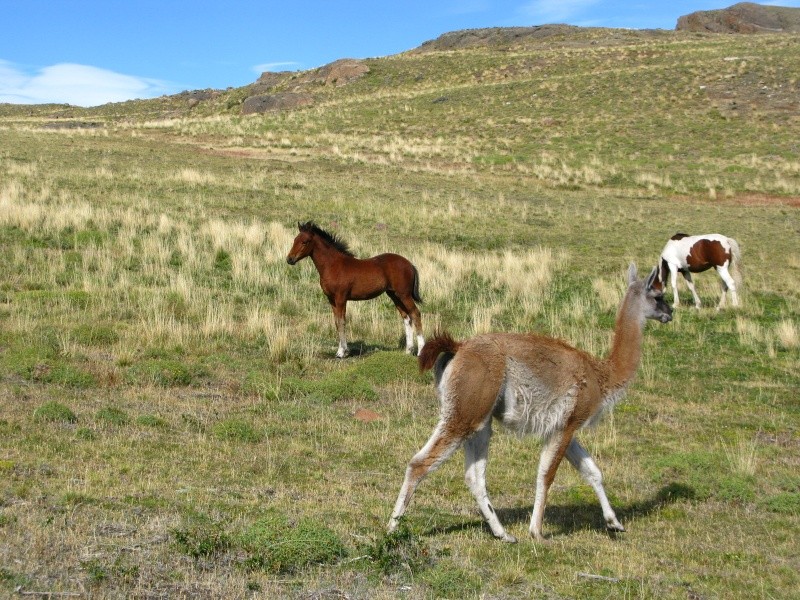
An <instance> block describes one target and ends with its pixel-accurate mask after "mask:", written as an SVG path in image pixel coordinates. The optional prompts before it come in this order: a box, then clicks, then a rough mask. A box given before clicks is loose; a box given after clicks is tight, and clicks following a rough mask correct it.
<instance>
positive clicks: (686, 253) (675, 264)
mask: <svg viewBox="0 0 800 600" xmlns="http://www.w3.org/2000/svg"><path fill="white" fill-rule="evenodd" d="M711 268H714V269H716V270H717V273H719V276H720V278H721V279H722V297H721V298H720V300H719V305H718V306H717V309H720V308H722V307H723V306H725V297H726V295H727V292H728V291H730V293H731V304H733V306H739V296H738V295H737V293H736V284H737V283H740V282H741V277H740V272H739V269H740V268H741V252H740V250H739V244H738V243H737V242H736V240H734V239H733V238H729V237H726V236H724V235H720V234H719V233H708V234H705V235H687V234H685V233H676V234H675V235H673V236H672V237H671V238H670V240H669V241H668V242H667V244H666V245H665V246H664V249H663V250H662V251H661V281H663V282H664V283H666V277H667V271H669V274H670V281H671V283H672V292H673V300H672V301H673V304H674V305H675V306H676V307H677V306H679V305H680V299H679V298H678V273H680V274H681V275H683V278H684V279H685V280H686V285H687V286H689V290H690V291H691V292H692V297H693V298H694V305H695V307H696V308H700V298H699V297H698V295H697V290H695V287H694V282H693V281H692V273H702V272H703V271H707V270H708V269H711Z"/></svg>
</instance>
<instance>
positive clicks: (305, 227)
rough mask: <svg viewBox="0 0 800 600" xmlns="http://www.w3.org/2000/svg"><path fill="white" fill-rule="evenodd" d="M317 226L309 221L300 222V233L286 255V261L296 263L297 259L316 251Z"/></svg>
mask: <svg viewBox="0 0 800 600" xmlns="http://www.w3.org/2000/svg"><path fill="white" fill-rule="evenodd" d="M315 227H316V226H315V225H314V224H313V223H312V222H311V221H308V222H307V223H298V224H297V229H298V230H299V231H300V233H298V234H297V237H295V238H294V243H292V248H291V250H289V254H288V255H287V256H286V262H288V263H289V264H290V265H293V264H295V263H296V262H297V261H299V260H302V259H304V258H305V257H306V256H308V255H309V254H311V253H312V252H313V251H314V228H315Z"/></svg>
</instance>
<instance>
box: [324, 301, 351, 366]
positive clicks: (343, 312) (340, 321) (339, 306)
mask: <svg viewBox="0 0 800 600" xmlns="http://www.w3.org/2000/svg"><path fill="white" fill-rule="evenodd" d="M329 301H330V303H331V308H333V320H334V322H335V323H336V333H337V334H338V335H339V348H338V350H336V358H344V357H345V356H347V354H348V350H347V338H346V337H345V333H344V324H345V320H346V318H347V301H346V300H340V299H332V298H329Z"/></svg>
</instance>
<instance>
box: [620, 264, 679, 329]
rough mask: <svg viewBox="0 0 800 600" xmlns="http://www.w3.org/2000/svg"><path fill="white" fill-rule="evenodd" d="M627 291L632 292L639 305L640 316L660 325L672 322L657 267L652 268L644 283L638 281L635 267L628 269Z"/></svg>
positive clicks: (669, 307)
mask: <svg viewBox="0 0 800 600" xmlns="http://www.w3.org/2000/svg"><path fill="white" fill-rule="evenodd" d="M628 290H629V291H630V292H634V293H635V294H636V295H637V297H638V299H639V302H640V303H641V310H642V316H643V317H644V318H645V319H653V320H656V321H661V322H662V323H669V322H670V321H672V307H671V306H670V305H669V304H667V302H666V301H665V300H664V282H663V281H662V279H661V277H660V276H659V272H658V267H653V270H652V271H650V275H648V276H647V279H645V280H644V281H640V280H639V276H638V274H637V272H636V265H635V264H633V263H631V265H630V267H629V268H628Z"/></svg>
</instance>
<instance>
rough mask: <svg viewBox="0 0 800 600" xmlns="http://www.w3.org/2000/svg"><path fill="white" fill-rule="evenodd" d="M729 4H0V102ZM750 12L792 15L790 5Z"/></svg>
mask: <svg viewBox="0 0 800 600" xmlns="http://www.w3.org/2000/svg"><path fill="white" fill-rule="evenodd" d="M734 3H735V0H721V1H714V0H692V1H685V0H673V1H667V2H665V1H664V0H652V1H641V2H637V1H633V2H618V1H611V0H608V1H606V0H425V1H422V0H392V1H390V2H385V1H383V0H371V1H370V0H364V1H360V2H358V1H353V0H328V1H326V0H291V1H284V2H272V1H266V0H262V1H259V0H194V1H192V2H188V1H175V0H0V15H2V17H1V18H0V102H11V103H18V104H19V103H23V104H36V103H44V102H58V103H69V104H75V105H78V106H96V105H99V104H104V103H106V102H119V101H123V100H128V99H132V98H152V97H156V96H160V95H162V94H174V93H177V92H181V91H183V90H194V89H205V88H217V89H224V88H227V87H239V86H242V85H246V84H248V83H252V82H253V81H255V80H256V79H257V78H258V76H259V75H260V74H261V72H262V71H268V70H269V71H281V70H287V71H295V70H305V69H311V68H314V67H319V66H321V65H324V64H327V63H329V62H332V61H334V60H336V59H339V58H372V57H378V56H387V55H390V54H396V53H398V52H403V51H404V50H410V49H411V48H414V47H416V46H419V45H420V44H421V43H422V42H425V41H427V40H430V39H433V38H436V37H438V36H439V35H441V34H443V33H446V32H448V31H455V30H458V29H468V28H478V27H508V26H520V25H523V26H524V25H541V24H545V23H570V24H573V25H582V26H601V27H627V28H634V29H644V28H660V29H674V27H675V24H676V22H677V19H678V17H679V16H681V15H684V14H688V13H690V12H693V11H695V10H711V9H717V8H724V7H726V6H730V5H731V4H734ZM760 4H776V5H781V6H793V7H800V0H777V1H765V2H760Z"/></svg>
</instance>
